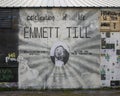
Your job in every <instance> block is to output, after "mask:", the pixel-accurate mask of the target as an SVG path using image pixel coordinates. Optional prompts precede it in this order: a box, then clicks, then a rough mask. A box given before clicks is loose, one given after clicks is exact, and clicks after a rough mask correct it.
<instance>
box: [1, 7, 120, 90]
mask: <svg viewBox="0 0 120 96" xmlns="http://www.w3.org/2000/svg"><path fill="white" fill-rule="evenodd" d="M0 11H1V12H0V20H1V22H3V23H1V25H0V36H1V38H0V39H1V41H0V46H1V50H2V51H1V54H2V55H1V57H2V59H1V61H0V69H1V71H0V72H1V74H3V75H1V76H3V77H9V76H8V74H9V75H10V74H11V78H9V79H5V78H2V77H1V78H0V82H1V84H0V85H1V86H17V82H18V87H19V88H37V89H46V88H48V89H54V88H55V89H56V88H57V89H60V88H100V87H104V86H108V87H110V86H119V85H120V83H119V80H120V78H119V49H120V43H119V41H120V39H119V37H120V35H119V34H120V33H119V31H120V28H119V24H120V19H119V15H120V11H119V9H94V8H92V9H90V8H49V9H48V8H19V9H0ZM3 14H4V15H3ZM5 16H6V17H5ZM8 35H9V36H8ZM4 40H5V41H6V42H4V43H3V41H4ZM3 49H4V50H3ZM7 50H8V51H7ZM18 62H19V66H18ZM3 65H4V66H3ZM8 69H9V70H8Z"/></svg>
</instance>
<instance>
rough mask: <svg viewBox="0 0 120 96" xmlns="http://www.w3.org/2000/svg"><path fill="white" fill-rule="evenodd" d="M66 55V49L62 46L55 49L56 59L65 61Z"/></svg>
mask: <svg viewBox="0 0 120 96" xmlns="http://www.w3.org/2000/svg"><path fill="white" fill-rule="evenodd" d="M64 55H65V54H64V48H63V47H62V46H60V47H58V48H56V49H55V57H56V58H57V59H58V60H63V57H64Z"/></svg>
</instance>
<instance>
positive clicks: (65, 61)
mask: <svg viewBox="0 0 120 96" xmlns="http://www.w3.org/2000/svg"><path fill="white" fill-rule="evenodd" d="M59 47H62V48H63V56H62V61H63V62H64V64H66V63H67V61H68V59H69V53H68V51H67V50H66V49H65V48H64V47H63V46H62V45H59V46H57V47H56V48H55V51H54V58H53V57H51V59H52V61H53V62H54V63H55V58H57V59H59V57H56V53H55V52H56V49H57V48H59Z"/></svg>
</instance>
